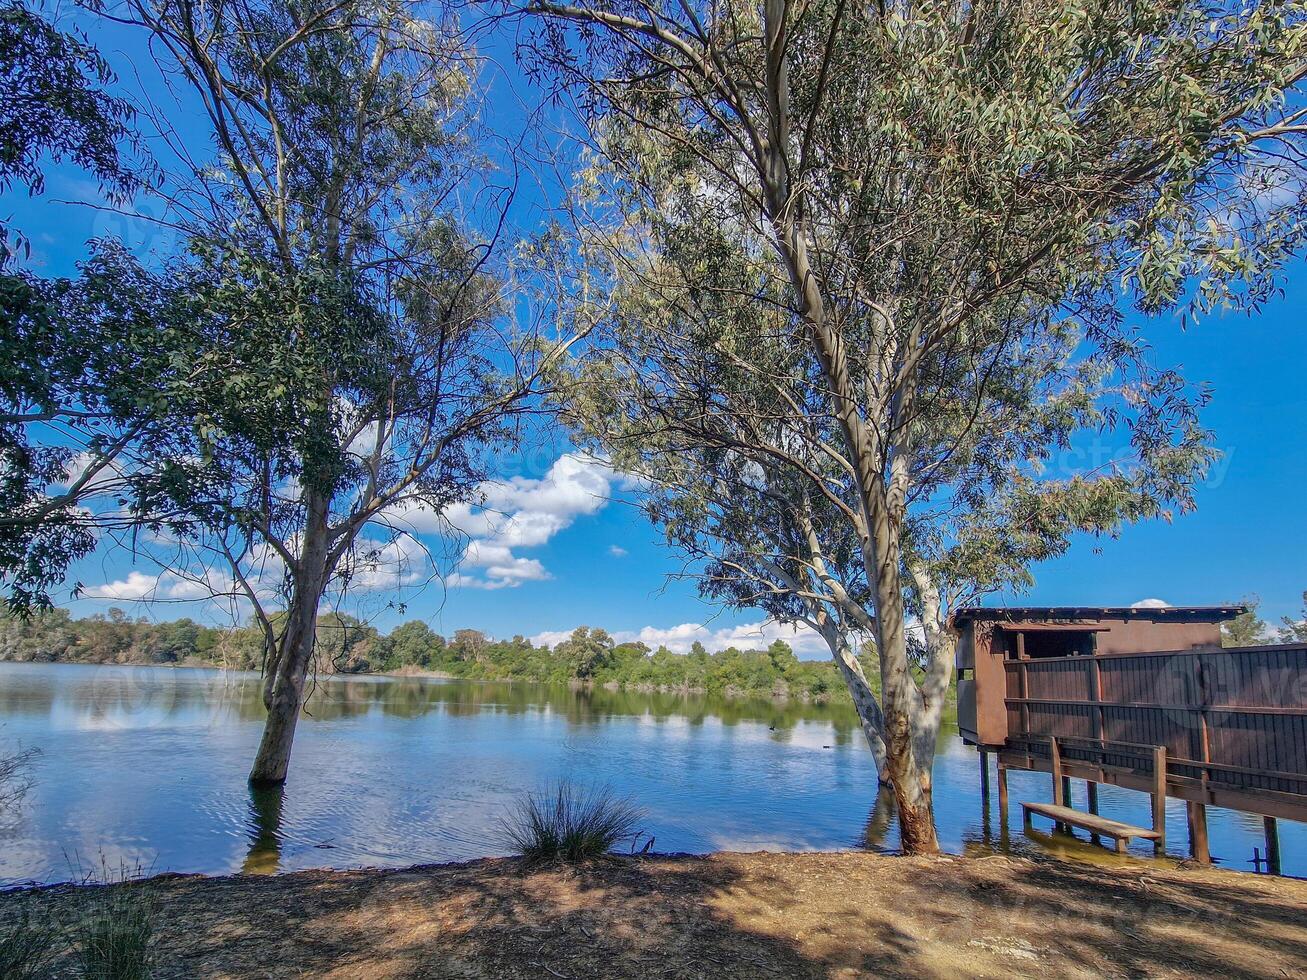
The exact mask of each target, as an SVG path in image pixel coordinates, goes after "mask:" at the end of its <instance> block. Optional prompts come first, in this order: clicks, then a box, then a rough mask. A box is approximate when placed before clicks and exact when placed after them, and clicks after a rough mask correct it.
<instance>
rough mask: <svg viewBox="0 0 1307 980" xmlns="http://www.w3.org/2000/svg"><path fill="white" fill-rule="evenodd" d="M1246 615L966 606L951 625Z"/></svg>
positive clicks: (1211, 609) (1203, 609) (1231, 609)
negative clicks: (982, 622)
mask: <svg viewBox="0 0 1307 980" xmlns="http://www.w3.org/2000/svg"><path fill="white" fill-rule="evenodd" d="M1247 611H1248V607H1247V606H995V607H985V606H969V607H966V608H964V609H959V610H957V611H956V612H955V613H954V614H953V624H954V626H961V625H963V624H964V623H970V622H978V621H987V622H998V623H1007V624H1015V623H1020V624H1022V625H1023V626H1025V627H1027V628H1035V627H1034V624H1036V623H1040V622H1045V623H1047V622H1050V621H1058V622H1063V623H1072V622H1074V623H1093V622H1095V621H1096V620H1103V619H1149V620H1154V621H1157V620H1161V621H1167V620H1170V621H1174V622H1180V623H1220V622H1224V621H1225V620H1227V619H1233V618H1234V617H1235V616H1238V615H1239V614H1240V613H1243V612H1247Z"/></svg>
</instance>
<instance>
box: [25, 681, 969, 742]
mask: <svg viewBox="0 0 1307 980" xmlns="http://www.w3.org/2000/svg"><path fill="white" fill-rule="evenodd" d="M102 672H105V673H102ZM56 699H57V700H58V701H59V702H60V703H61V704H63V705H65V706H68V705H73V706H75V707H76V709H77V710H84V711H90V712H92V713H96V714H100V715H115V716H116V715H119V714H130V713H133V712H141V711H144V710H146V709H148V710H149V711H150V712H151V713H152V714H157V715H161V716H166V717H174V718H176V717H185V716H196V717H198V716H200V715H203V716H205V717H208V718H209V719H211V720H214V721H216V720H218V719H219V717H221V718H225V719H228V720H231V721H238V722H261V721H262V720H263V717H264V714H265V711H264V707H263V701H262V697H261V694H260V688H259V679H258V676H257V675H256V674H252V673H234V672H225V671H216V670H215V671H209V670H189V669H182V668H163V667H156V668H148V667H147V668H141V667H128V668H114V667H98V666H97V667H92V668H89V670H88V673H87V674H86V675H84V676H79V677H77V678H76V679H75V680H73V682H72V683H71V684H70V685H68V686H67V687H63V685H61V684H60V683H58V681H57V680H56V679H54V678H50V677H48V676H46V677H42V678H40V681H39V683H24V684H15V685H13V686H8V685H6V686H5V687H4V688H3V689H0V713H3V714H8V715H29V716H30V715H41V714H50V713H52V712H53V711H54V710H55V709H56V704H55V702H56ZM372 711H377V712H380V713H382V714H384V715H387V716H390V717H394V718H403V719H416V718H421V717H422V716H424V715H427V714H431V713H433V712H438V711H441V712H444V713H445V714H447V715H449V716H451V717H474V716H476V715H480V714H502V715H509V716H513V715H524V714H528V713H537V714H539V713H543V712H548V713H550V714H552V715H554V716H555V717H558V718H561V719H563V720H564V721H565V722H566V723H567V724H568V725H571V726H575V727H585V728H591V727H594V726H596V725H602V724H604V723H606V722H609V721H613V720H617V719H628V718H647V719H652V720H653V721H654V722H655V723H658V724H663V723H667V722H672V721H676V722H681V723H684V724H686V725H688V726H689V727H691V728H696V727H700V726H703V725H705V724H707V723H709V722H712V723H715V724H719V725H723V726H726V727H728V728H729V727H733V726H736V725H741V724H759V725H766V726H767V727H768V728H770V729H772V730H773V732H774V733H775V735H774V737H775V738H777V739H778V740H780V741H786V740H788V739H789V737H790V735H791V734H792V733H793V732H794V730H795V729H797V728H798V726H800V725H801V724H811V723H818V724H825V725H829V726H830V729H831V731H830V733H829V736H827V735H823V738H829V740H830V741H831V742H832V743H833V744H837V745H845V744H848V743H849V742H851V741H852V740H853V739H854V738H855V737H856V736H857V732H858V719H857V715H856V713H855V712H854V710H853V708H852V706H851V705H849V704H845V703H842V702H841V703H835V704H829V703H825V704H814V703H809V704H805V703H803V702H802V701H797V700H791V701H776V700H772V699H770V698H765V697H762V698H759V697H725V696H723V695H720V694H707V693H702V692H689V691H638V690H630V689H622V688H607V687H574V686H569V685H566V684H536V683H527V682H508V681H471V680H447V679H441V678H423V677H404V678H380V677H372V678H359V677H353V678H347V679H346V678H320V679H319V680H318V681H317V682H316V683H315V684H314V686H313V691H312V695H311V697H310V698H309V699H308V701H307V703H306V705H305V716H304V717H305V721H307V722H312V721H336V720H340V719H347V718H355V717H360V716H362V715H366V714H368V713H369V712H372ZM941 737H947V736H946V735H942V736H941Z"/></svg>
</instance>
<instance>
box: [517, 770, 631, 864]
mask: <svg viewBox="0 0 1307 980" xmlns="http://www.w3.org/2000/svg"><path fill="white" fill-rule="evenodd" d="M642 820H644V811H643V810H641V809H640V808H639V807H638V806H636V805H635V804H634V803H632V802H631V801H630V800H629V799H626V798H625V797H619V796H615V795H614V794H613V792H612V790H610V789H609V788H607V787H589V788H578V787H576V786H574V785H572V784H571V783H569V782H566V781H564V782H560V783H557V784H555V785H553V786H551V787H549V788H548V789H545V790H543V791H541V792H537V793H529V794H527V795H526V796H524V797H523V798H522V799H521V800H520V801H518V803H517V805H516V806H515V807H514V809H513V810H512V811H511V812H510V814H509V815H508V816H507V817H506V818H505V820H504V827H503V829H504V836H505V838H506V839H507V842H508V844H509V845H510V846H511V847H512V849H513V851H514V852H515V853H517V854H520V855H521V856H522V857H524V858H526V860H527V861H528V862H530V863H532V864H543V863H548V862H557V861H563V862H577V861H584V860H586V859H588V858H595V857H601V856H603V855H604V854H607V853H608V852H610V851H612V850H613V849H614V848H615V847H616V846H617V845H618V844H620V843H622V842H623V841H632V842H634V841H635V840H636V838H637V837H639V836H640V834H641V831H640V823H641V821H642Z"/></svg>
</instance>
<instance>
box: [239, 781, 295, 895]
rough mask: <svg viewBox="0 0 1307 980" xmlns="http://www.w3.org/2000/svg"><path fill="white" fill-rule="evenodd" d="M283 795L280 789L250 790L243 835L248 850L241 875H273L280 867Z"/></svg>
mask: <svg viewBox="0 0 1307 980" xmlns="http://www.w3.org/2000/svg"><path fill="white" fill-rule="evenodd" d="M284 802H285V794H284V792H283V790H282V787H280V786H268V787H257V788H256V787H254V786H251V787H250V807H249V819H248V823H247V832H248V834H249V838H250V847H249V850H248V851H247V852H246V854H245V863H244V864H243V865H242V866H241V871H242V872H243V873H245V874H247V875H249V874H258V875H270V874H275V873H276V872H277V871H278V870H279V868H280V865H281V810H282V805H283V803H284Z"/></svg>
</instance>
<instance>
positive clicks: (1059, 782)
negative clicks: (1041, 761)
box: [1048, 736, 1071, 833]
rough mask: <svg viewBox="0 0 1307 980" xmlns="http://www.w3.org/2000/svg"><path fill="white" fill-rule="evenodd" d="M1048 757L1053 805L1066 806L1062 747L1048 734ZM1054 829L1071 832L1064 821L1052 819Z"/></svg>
mask: <svg viewBox="0 0 1307 980" xmlns="http://www.w3.org/2000/svg"><path fill="white" fill-rule="evenodd" d="M1048 758H1049V762H1050V763H1051V765H1052V769H1053V805H1054V806H1066V798H1067V792H1066V783H1065V782H1063V779H1062V748H1061V746H1059V745H1058V744H1057V739H1056V738H1055V737H1053V736H1050V737H1049V739H1048ZM1053 829H1054V830H1061V831H1065V832H1066V833H1070V832H1071V828H1070V827H1068V826H1067V825H1066V824H1064V823H1060V822H1058V821H1054V823H1053Z"/></svg>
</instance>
